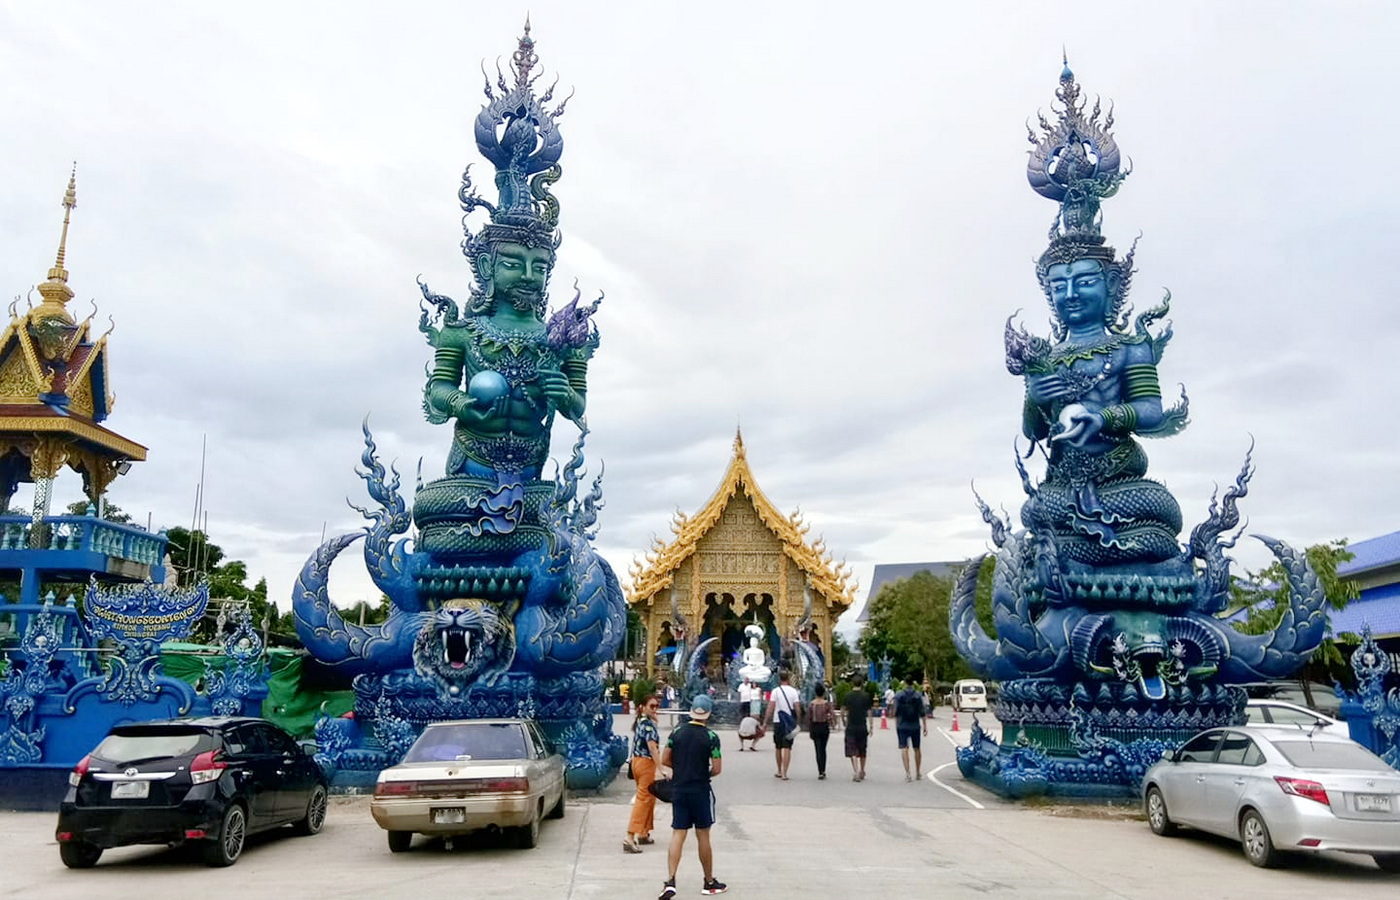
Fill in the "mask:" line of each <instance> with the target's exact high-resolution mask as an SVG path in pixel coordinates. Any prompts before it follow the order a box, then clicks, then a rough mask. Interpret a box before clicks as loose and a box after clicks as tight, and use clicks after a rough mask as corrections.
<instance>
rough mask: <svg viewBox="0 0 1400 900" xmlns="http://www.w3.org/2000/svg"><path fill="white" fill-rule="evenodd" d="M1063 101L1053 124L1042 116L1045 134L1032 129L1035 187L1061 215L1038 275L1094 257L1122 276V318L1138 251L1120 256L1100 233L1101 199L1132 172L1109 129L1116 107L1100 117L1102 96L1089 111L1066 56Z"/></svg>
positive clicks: (1113, 311) (1118, 304)
mask: <svg viewBox="0 0 1400 900" xmlns="http://www.w3.org/2000/svg"><path fill="white" fill-rule="evenodd" d="M1055 97H1056V99H1057V100H1059V101H1060V110H1059V120H1058V121H1056V122H1054V123H1053V124H1052V123H1050V122H1047V121H1046V120H1045V117H1044V116H1043V115H1042V116H1039V119H1040V128H1041V131H1042V132H1043V134H1042V135H1040V136H1037V135H1036V133H1035V132H1034V131H1033V130H1031V129H1029V128H1028V129H1027V131H1028V139H1029V140H1030V142H1031V144H1032V145H1033V148H1034V149H1032V150H1031V153H1030V161H1029V162H1028V163H1027V166H1026V177H1027V178H1028V179H1029V180H1030V183H1031V188H1032V189H1034V190H1035V192H1036V193H1037V194H1040V195H1041V196H1042V197H1048V198H1050V199H1051V200H1054V201H1056V202H1057V203H1059V204H1060V210H1059V212H1058V213H1057V214H1056V216H1055V221H1054V222H1052V223H1051V225H1050V246H1049V247H1048V248H1047V249H1046V250H1045V252H1044V253H1042V254H1041V256H1040V260H1039V261H1038V262H1037V263H1036V275H1037V277H1038V278H1039V279H1040V283H1041V287H1042V288H1044V287H1047V273H1048V272H1049V269H1050V267H1051V266H1054V265H1061V264H1066V263H1071V262H1074V261H1075V260H1080V259H1094V260H1098V261H1099V262H1100V263H1102V264H1103V266H1104V269H1105V270H1106V271H1109V272H1111V273H1112V274H1115V275H1116V276H1117V279H1116V280H1117V282H1118V289H1117V291H1116V294H1115V296H1114V297H1113V299H1112V304H1111V308H1110V310H1109V316H1108V318H1109V321H1113V320H1115V319H1117V317H1118V314H1119V312H1120V311H1121V309H1122V306H1123V302H1124V299H1125V298H1126V297H1127V294H1128V284H1129V282H1130V281H1131V280H1132V274H1133V251H1132V250H1129V251H1128V253H1127V254H1126V255H1125V256H1124V257H1123V259H1122V260H1121V261H1120V260H1116V259H1115V257H1114V250H1113V248H1112V247H1110V246H1109V245H1108V244H1107V243H1105V242H1104V238H1103V235H1102V234H1100V233H1099V227H1100V223H1101V220H1102V216H1101V214H1100V212H1099V201H1101V200H1102V199H1104V198H1105V197H1112V196H1113V195H1114V194H1115V193H1117V192H1118V186H1119V185H1121V184H1122V183H1123V179H1125V178H1127V177H1128V172H1127V171H1119V165H1120V163H1121V161H1122V157H1121V155H1120V154H1119V152H1118V143H1117V142H1116V141H1115V140H1114V139H1113V135H1112V133H1110V131H1109V129H1111V128H1112V127H1113V109H1112V108H1111V107H1110V108H1109V110H1108V115H1107V116H1105V117H1104V119H1103V121H1102V122H1100V121H1099V115H1100V113H1101V112H1102V110H1101V109H1100V107H1099V101H1098V100H1095V101H1094V108H1093V110H1092V111H1091V112H1090V113H1089V114H1088V115H1085V113H1084V106H1085V103H1086V102H1087V101H1086V100H1085V99H1084V98H1082V97H1080V95H1079V85H1078V84H1076V83H1075V80H1074V73H1073V72H1071V71H1070V68H1069V63H1068V62H1067V61H1066V63H1065V66H1064V69H1063V71H1061V73H1060V86H1059V88H1058V89H1057V90H1056V91H1055Z"/></svg>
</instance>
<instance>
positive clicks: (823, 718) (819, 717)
mask: <svg viewBox="0 0 1400 900" xmlns="http://www.w3.org/2000/svg"><path fill="white" fill-rule="evenodd" d="M813 693H814V694H815V695H816V696H814V697H813V698H812V702H811V703H809V704H807V735H808V737H810V738H811V739H812V749H813V750H815V751H816V753H817V780H818V781H822V780H825V779H826V742H827V739H828V738H830V737H831V719H832V710H833V707H832V705H831V701H830V700H828V699H826V685H824V684H819V685H817V687H816V690H815V691H814V692H813Z"/></svg>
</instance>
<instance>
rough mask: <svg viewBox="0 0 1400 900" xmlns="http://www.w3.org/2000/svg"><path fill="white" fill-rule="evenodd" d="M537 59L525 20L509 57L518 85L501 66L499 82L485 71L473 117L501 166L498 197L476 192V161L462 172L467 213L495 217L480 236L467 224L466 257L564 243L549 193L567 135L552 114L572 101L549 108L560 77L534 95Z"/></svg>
mask: <svg viewBox="0 0 1400 900" xmlns="http://www.w3.org/2000/svg"><path fill="white" fill-rule="evenodd" d="M538 64H539V56H538V55H537V54H536V53H535V41H534V39H533V38H532V37H530V20H529V19H528V18H527V19H526V20H525V30H524V33H523V34H522V35H521V36H520V38H519V39H518V41H517V44H516V49H515V52H514V53H512V54H511V59H510V69H511V72H512V73H513V74H514V79H513V83H508V82H507V80H506V76H505V74H504V73H503V72H501V70H500V66H499V64H498V65H497V67H496V79H495V83H494V84H493V83H492V80H491V77H490V76H489V75H486V84H485V94H486V100H487V103H486V105H485V106H483V107H482V109H481V112H480V113H479V114H478V115H477V117H476V125H475V137H476V146H477V149H478V150H480V151H481V155H482V156H484V157H486V159H487V160H488V161H489V162H490V163H491V164H492V166H494V167H495V169H496V177H495V182H496V191H497V195H498V200H497V202H496V203H494V204H493V203H491V202H489V201H487V200H484V199H482V198H481V197H479V196H477V194H476V189H475V187H474V186H473V184H472V180H471V166H467V170H466V171H465V172H463V173H462V188H461V190H460V191H459V192H458V198H459V199H460V200H461V203H462V209H463V210H464V211H465V212H467V213H470V212H472V211H473V210H475V209H477V208H478V207H480V208H483V209H486V210H488V211H489V212H490V214H491V221H490V223H489V224H487V225H486V226H485V227H484V228H482V230H481V231H480V232H478V233H477V234H473V233H472V232H471V229H470V226H467V227H466V239H465V240H464V241H463V243H462V251H463V253H465V254H466V255H467V257H468V258H469V259H473V260H474V259H476V258H477V257H478V256H479V255H481V254H482V253H489V251H490V249H491V247H492V246H493V245H495V244H496V243H498V242H500V241H510V242H512V243H517V244H522V245H524V246H527V247H539V248H548V249H555V248H557V246H558V244H559V238H558V235H557V234H556V233H555V228H556V226H557V225H558V224H559V201H558V200H556V199H555V198H554V197H553V196H552V195H551V194H550V193H549V186H550V185H551V184H553V183H554V182H556V181H558V180H559V177H560V175H561V174H562V172H563V170H562V169H561V168H560V166H559V158H560V156H562V155H563V152H564V139H563V137H562V136H561V135H560V134H559V130H558V128H557V127H556V126H555V119H557V118H559V117H560V116H562V115H563V114H564V107H565V106H566V105H567V104H568V99H569V98H567V97H566V98H565V99H564V100H563V101H562V102H561V103H559V105H558V106H556V107H555V108H553V109H549V108H548V106H547V104H549V103H550V101H551V100H552V99H553V97H554V88H555V86H556V85H557V84H558V82H557V80H556V82H555V84H553V85H550V87H549V89H548V90H546V91H545V92H544V93H543V94H542V95H540V96H538V97H537V96H535V90H534V88H535V83H536V82H537V81H538V80H539V78H540V76H539V74H538V73H536V72H535V67H536V66H537V65H538ZM483 75H485V71H484V70H483ZM570 96H572V95H570Z"/></svg>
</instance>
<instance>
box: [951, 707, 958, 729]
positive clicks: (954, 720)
mask: <svg viewBox="0 0 1400 900" xmlns="http://www.w3.org/2000/svg"><path fill="white" fill-rule="evenodd" d="M952 730H953V731H957V730H958V714H957V712H954V713H953V727H952Z"/></svg>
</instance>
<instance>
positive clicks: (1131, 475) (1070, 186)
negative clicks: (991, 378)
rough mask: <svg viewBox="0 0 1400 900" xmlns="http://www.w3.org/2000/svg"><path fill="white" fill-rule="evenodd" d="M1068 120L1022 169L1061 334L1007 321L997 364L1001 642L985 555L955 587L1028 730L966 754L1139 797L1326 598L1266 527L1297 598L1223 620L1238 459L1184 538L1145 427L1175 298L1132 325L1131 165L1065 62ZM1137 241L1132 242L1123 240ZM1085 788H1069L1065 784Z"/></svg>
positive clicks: (1176, 420) (985, 671)
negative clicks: (1013, 468) (1268, 614)
mask: <svg viewBox="0 0 1400 900" xmlns="http://www.w3.org/2000/svg"><path fill="white" fill-rule="evenodd" d="M1056 97H1057V99H1058V100H1059V113H1058V116H1057V118H1056V120H1055V121H1053V122H1051V121H1047V120H1046V119H1045V118H1044V117H1043V116H1042V117H1041V118H1040V126H1041V133H1040V134H1036V133H1035V132H1032V133H1031V135H1030V141H1031V143H1032V145H1033V149H1032V151H1031V154H1030V162H1029V165H1028V168H1027V176H1028V179H1029V181H1030V184H1031V187H1032V189H1034V190H1035V192H1036V193H1037V194H1039V195H1041V196H1043V197H1046V198H1048V199H1051V200H1053V201H1055V202H1056V203H1057V204H1058V211H1057V214H1056V216H1055V220H1054V222H1053V223H1052V225H1051V228H1050V234H1049V246H1048V248H1047V249H1046V250H1045V252H1044V253H1043V254H1042V255H1041V257H1040V259H1039V260H1038V262H1037V264H1036V276H1037V279H1038V281H1039V283H1040V287H1041V289H1042V290H1043V291H1044V293H1045V296H1046V298H1047V300H1048V301H1049V305H1050V312H1051V327H1052V335H1051V336H1050V337H1049V338H1045V337H1040V336H1036V335H1032V334H1030V333H1028V332H1027V331H1026V330H1025V329H1024V328H1020V327H1017V326H1015V325H1014V324H1013V323H1012V322H1011V321H1008V322H1007V326H1006V365H1007V369H1008V370H1009V371H1010V372H1011V373H1012V374H1013V375H1016V376H1018V377H1020V378H1022V379H1023V380H1024V382H1025V388H1026V394H1025V403H1024V405H1023V408H1022V419H1021V430H1022V433H1023V434H1024V436H1025V437H1026V438H1028V439H1029V440H1030V452H1029V453H1028V454H1027V457H1026V458H1030V456H1032V455H1036V454H1039V455H1040V456H1042V457H1043V458H1044V461H1045V475H1044V478H1043V479H1042V480H1041V481H1040V482H1039V483H1038V484H1035V483H1033V482H1032V479H1031V477H1030V475H1029V474H1028V473H1027V470H1026V468H1025V466H1024V465H1023V463H1022V461H1021V459H1020V458H1019V456H1018V459H1017V467H1018V470H1019V471H1020V474H1021V481H1022V486H1023V488H1024V490H1025V493H1026V500H1025V503H1024V504H1023V505H1022V507H1021V516H1020V518H1021V525H1022V526H1023V529H1022V530H1016V531H1013V530H1012V529H1011V527H1010V523H1009V522H1007V521H1005V520H1004V519H1002V518H1001V517H1000V516H998V515H997V514H995V513H993V512H992V511H991V509H990V508H989V507H988V506H987V505H986V504H985V503H982V501H981V499H980V498H978V503H979V505H980V506H981V510H982V515H983V518H984V519H985V520H986V521H987V523H988V524H989V525H990V526H991V528H992V537H993V541H994V543H995V544H996V545H997V547H998V552H997V554H996V564H995V568H994V571H993V575H992V579H993V584H992V588H993V590H992V599H993V606H994V610H993V613H994V619H995V623H996V631H997V634H996V637H995V638H993V637H990V636H988V635H987V634H986V633H985V631H984V630H983V628H982V626H981V625H980V624H978V622H977V618H976V615H975V613H974V608H973V599H974V596H975V592H976V585H977V580H978V577H979V572H980V570H981V568H982V565H981V563H982V560H981V559H979V560H975V561H974V563H973V564H972V565H970V566H968V568H967V569H966V570H965V571H964V573H963V575H962V577H961V578H960V579H959V580H958V583H957V586H956V587H955V589H954V596H953V599H952V603H951V605H950V610H949V619H950V626H951V628H952V630H953V633H954V638H955V641H956V643H957V645H958V649H959V651H960V652H961V653H962V655H963V656H964V657H965V658H966V659H967V660H968V661H969V663H970V664H971V665H972V666H973V668H974V669H976V670H977V671H978V672H979V673H980V674H982V675H983V676H984V677H988V678H994V679H996V680H999V681H1001V682H1002V690H1001V693H1000V701H999V704H998V710H997V715H998V718H1000V719H1001V720H1002V722H1003V724H1004V725H1006V726H1007V728H1008V733H1011V732H1010V731H1009V729H1011V728H1013V727H1014V728H1015V729H1017V732H1018V733H1019V735H1020V738H1019V742H1018V745H1017V746H1014V747H1011V746H1000V747H998V746H997V745H996V744H995V743H993V742H991V741H990V740H989V739H988V738H986V737H985V735H983V734H982V733H981V731H980V728H979V729H975V737H976V739H975V740H974V742H973V744H972V746H970V747H968V748H964V750H963V751H961V752H960V754H959V763H960V766H961V768H962V770H963V772H964V773H965V774H967V775H968V776H969V777H974V778H978V779H979V780H982V781H984V782H985V783H987V784H988V785H989V786H991V787H993V788H994V789H997V790H1000V791H1002V792H1004V793H1008V794H1024V793H1034V792H1037V791H1045V790H1049V791H1051V792H1059V793H1076V792H1079V793H1094V792H1099V793H1103V792H1107V793H1113V792H1115V791H1120V792H1125V793H1126V792H1131V791H1132V789H1133V787H1134V784H1135V779H1136V778H1137V777H1138V776H1140V775H1141V773H1142V771H1143V770H1145V768H1146V766H1147V765H1150V764H1151V762H1153V761H1155V759H1156V758H1157V756H1158V755H1159V754H1160V751H1161V749H1162V748H1163V747H1165V746H1169V745H1172V744H1174V743H1175V742H1177V741H1179V740H1181V739H1183V738H1185V737H1188V736H1190V735H1191V734H1192V733H1194V732H1195V731H1197V730H1200V729H1201V728H1205V727H1208V726H1210V725H1222V724H1234V723H1236V722H1239V721H1242V709H1243V704H1244V694H1243V692H1242V691H1241V690H1239V689H1238V688H1235V687H1232V685H1237V684H1240V683H1243V682H1248V681H1257V680H1264V679H1268V678H1275V677H1281V676H1284V675H1287V674H1288V673H1290V672H1291V671H1293V670H1294V669H1296V668H1297V667H1298V666H1299V665H1301V663H1302V662H1303V661H1304V659H1305V658H1306V656H1307V654H1308V653H1310V652H1311V651H1312V650H1313V649H1314V648H1315V647H1316V646H1317V644H1318V643H1319V641H1320V640H1321V638H1322V635H1323V632H1324V630H1325V627H1326V617H1325V615H1324V614H1323V612H1322V601H1323V595H1322V591H1321V589H1320V588H1319V586H1318V583H1317V578H1316V575H1315V573H1313V572H1312V570H1311V569H1310V568H1309V567H1308V565H1307V562H1306V558H1305V557H1304V556H1303V554H1301V553H1297V552H1295V551H1293V550H1291V549H1290V548H1289V547H1288V546H1287V545H1285V544H1283V543H1282V542H1279V541H1275V540H1273V539H1272V538H1261V540H1263V541H1264V542H1265V543H1266V544H1267V545H1268V546H1269V547H1270V549H1271V550H1273V551H1274V553H1275V554H1276V555H1277V556H1278V557H1279V559H1280V561H1281V562H1282V564H1283V566H1284V570H1285V571H1286V572H1287V573H1288V576H1289V584H1290V587H1291V589H1292V591H1291V594H1292V601H1291V602H1292V605H1291V607H1290V609H1289V611H1288V613H1287V615H1285V617H1284V619H1283V622H1282V623H1281V624H1280V626H1279V628H1278V629H1277V630H1276V631H1275V632H1274V633H1272V634H1266V635H1244V634H1241V633H1239V632H1238V631H1236V630H1235V629H1234V628H1232V627H1231V626H1229V625H1227V624H1226V623H1224V622H1223V621H1222V620H1220V619H1219V618H1217V614H1218V613H1220V612H1221V611H1222V610H1223V609H1224V608H1225V606H1226V604H1227V601H1228V596H1229V586H1230V572H1229V568H1230V561H1229V559H1228V558H1227V557H1226V556H1225V551H1226V550H1228V549H1229V548H1230V547H1233V546H1234V543H1235V541H1236V540H1237V539H1238V533H1237V532H1236V531H1235V529H1236V528H1237V526H1238V525H1239V513H1238V509H1237V505H1236V504H1237V501H1238V500H1239V498H1241V497H1243V496H1244V495H1245V493H1246V491H1247V489H1248V483H1249V478H1250V474H1251V470H1250V464H1249V462H1248V461H1246V463H1245V466H1244V468H1243V470H1242V471H1241V472H1240V474H1239V476H1238V477H1237V478H1236V480H1235V483H1234V484H1233V485H1232V486H1231V487H1230V488H1229V489H1228V490H1227V491H1226V492H1225V494H1224V496H1223V498H1220V499H1219V500H1218V502H1217V501H1214V500H1213V501H1212V503H1211V508H1210V514H1209V516H1208V518H1207V519H1206V520H1205V521H1204V522H1202V523H1200V524H1199V525H1197V526H1196V527H1195V528H1194V529H1193V530H1192V532H1191V534H1190V537H1189V539H1188V541H1187V543H1186V545H1185V546H1184V547H1183V546H1182V545H1181V544H1180V543H1179V538H1178V535H1179V534H1180V532H1181V529H1182V515H1181V508H1180V506H1179V505H1178V503H1177V501H1176V499H1175V498H1174V497H1173V496H1172V494H1171V492H1170V491H1168V490H1167V488H1166V487H1165V486H1164V485H1162V484H1160V483H1158V482H1156V481H1153V480H1151V479H1149V478H1147V455H1146V453H1145V452H1144V451H1143V449H1142V445H1141V444H1140V443H1139V441H1138V439H1139V438H1151V437H1164V436H1168V435H1174V434H1176V433H1178V432H1180V431H1181V430H1182V429H1183V428H1184V427H1185V425H1186V422H1187V403H1186V398H1185V396H1184V394H1183V396H1182V399H1181V400H1180V401H1179V402H1177V403H1175V404H1172V405H1166V404H1164V403H1163V400H1162V393H1161V389H1160V386H1159V377H1158V365H1159V364H1160V362H1161V360H1162V353H1163V351H1164V349H1165V348H1166V346H1167V343H1168V341H1169V340H1170V338H1171V330H1170V327H1169V326H1165V325H1160V324H1159V323H1160V322H1161V320H1162V319H1163V317H1164V316H1165V315H1166V313H1167V311H1168V306H1169V300H1170V295H1168V296H1167V297H1165V298H1164V299H1163V300H1162V302H1161V303H1160V304H1158V305H1157V306H1155V307H1154V308H1152V309H1150V310H1148V311H1146V312H1144V313H1142V314H1141V315H1139V316H1137V317H1136V318H1133V317H1132V311H1131V309H1130V308H1129V307H1128V306H1127V298H1128V290H1129V287H1130V286H1131V283H1132V276H1133V252H1134V251H1133V250H1130V251H1129V252H1128V253H1127V254H1125V255H1124V256H1123V257H1122V258H1121V259H1120V258H1119V257H1118V256H1117V253H1116V251H1115V250H1114V249H1113V248H1112V247H1110V246H1108V244H1107V243H1106V242H1105V240H1104V237H1103V235H1102V233H1101V225H1102V210H1101V205H1102V201H1103V200H1105V199H1107V198H1109V197H1112V196H1113V195H1114V194H1115V193H1116V192H1117V191H1118V189H1119V187H1120V186H1121V184H1122V183H1123V180H1124V179H1125V178H1126V177H1127V174H1128V173H1127V172H1126V171H1123V170H1121V168H1120V159H1121V158H1120V153H1119V149H1118V145H1117V142H1116V141H1115V139H1114V137H1113V135H1112V132H1111V129H1112V127H1113V113H1112V112H1111V111H1110V112H1109V113H1108V114H1107V115H1106V116H1104V115H1103V110H1102V108H1101V107H1100V105H1099V103H1098V102H1097V101H1096V102H1095V103H1094V105H1093V108H1092V109H1091V110H1090V109H1086V107H1087V106H1088V104H1087V101H1086V99H1085V98H1083V97H1081V96H1080V89H1079V85H1078V84H1077V83H1076V81H1075V79H1074V74H1073V73H1072V72H1071V71H1070V69H1069V66H1068V65H1066V66H1065V68H1064V71H1063V72H1062V74H1061V76H1060V85H1059V89H1058V91H1057V92H1056ZM1134 249H1135V248H1134ZM1075 785H1079V786H1087V787H1082V789H1081V788H1075V787H1073V786H1075Z"/></svg>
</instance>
